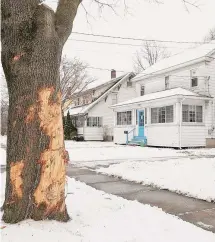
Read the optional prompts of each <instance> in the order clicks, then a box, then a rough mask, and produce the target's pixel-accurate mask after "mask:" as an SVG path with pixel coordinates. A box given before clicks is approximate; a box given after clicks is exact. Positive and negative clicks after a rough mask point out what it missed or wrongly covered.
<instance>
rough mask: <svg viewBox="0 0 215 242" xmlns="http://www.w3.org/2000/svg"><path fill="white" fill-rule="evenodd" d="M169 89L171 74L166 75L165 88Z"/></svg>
mask: <svg viewBox="0 0 215 242" xmlns="http://www.w3.org/2000/svg"><path fill="white" fill-rule="evenodd" d="M167 89H169V76H165V90H167Z"/></svg>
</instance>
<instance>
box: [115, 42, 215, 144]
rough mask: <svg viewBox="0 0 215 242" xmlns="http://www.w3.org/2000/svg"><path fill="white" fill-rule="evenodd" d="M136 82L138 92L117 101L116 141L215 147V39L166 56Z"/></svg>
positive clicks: (136, 79)
mask: <svg viewBox="0 0 215 242" xmlns="http://www.w3.org/2000/svg"><path fill="white" fill-rule="evenodd" d="M132 82H133V83H134V84H136V92H137V93H138V95H137V97H136V98H134V99H131V100H129V101H126V102H122V103H118V104H116V105H113V106H112V109H113V110H114V112H115V127H114V142H115V143H118V144H125V143H127V142H131V143H135V142H136V143H141V142H142V143H143V142H146V141H147V144H148V145H149V146H160V147H178V148H182V147H205V146H207V147H215V41H212V42H211V43H208V44H204V45H201V46H198V47H195V48H192V49H189V50H186V51H185V52H183V53H180V54H177V55H174V56H172V57H169V58H166V59H163V60H162V61H159V62H158V63H156V64H154V65H153V66H151V67H149V68H148V69H146V70H145V71H143V72H142V73H140V74H139V75H137V76H136V77H135V78H133V79H132Z"/></svg>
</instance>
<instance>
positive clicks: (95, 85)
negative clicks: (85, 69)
mask: <svg viewBox="0 0 215 242" xmlns="http://www.w3.org/2000/svg"><path fill="white" fill-rule="evenodd" d="M123 76H124V75H122V76H119V77H116V78H112V79H111V80H95V81H92V82H90V83H89V84H87V85H86V87H84V89H83V90H82V88H80V89H77V90H76V91H75V93H78V92H79V91H80V90H81V92H85V91H88V90H91V89H94V88H99V87H102V86H106V85H108V84H111V83H114V82H117V81H119V80H120V79H121V78H122V77H123Z"/></svg>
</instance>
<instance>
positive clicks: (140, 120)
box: [138, 111, 144, 137]
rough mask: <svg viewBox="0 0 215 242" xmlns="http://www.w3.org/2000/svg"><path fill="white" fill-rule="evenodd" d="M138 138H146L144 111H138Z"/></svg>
mask: <svg viewBox="0 0 215 242" xmlns="http://www.w3.org/2000/svg"><path fill="white" fill-rule="evenodd" d="M138 136H140V137H144V111H138Z"/></svg>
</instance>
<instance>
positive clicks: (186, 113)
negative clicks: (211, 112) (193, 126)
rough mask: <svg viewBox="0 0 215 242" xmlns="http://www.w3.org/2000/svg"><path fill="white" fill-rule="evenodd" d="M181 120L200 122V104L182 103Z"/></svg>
mask: <svg viewBox="0 0 215 242" xmlns="http://www.w3.org/2000/svg"><path fill="white" fill-rule="evenodd" d="M182 121H183V122H188V123H195V122H197V123H202V122H203V112H202V106H195V105H182Z"/></svg>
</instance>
